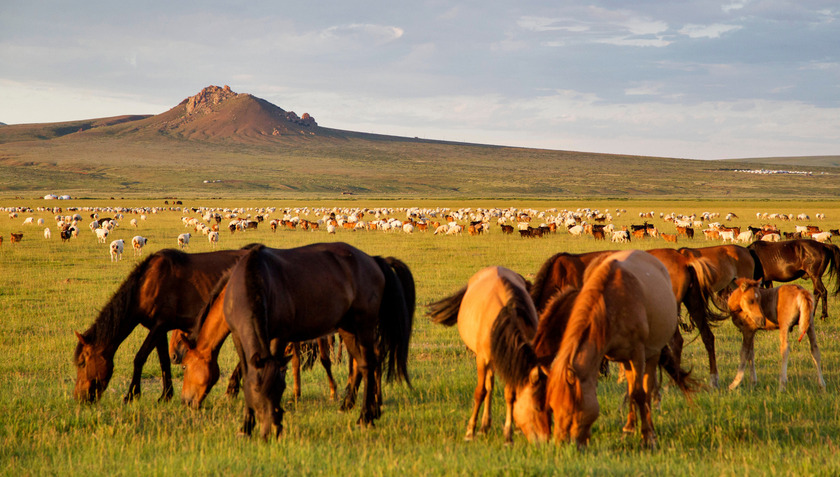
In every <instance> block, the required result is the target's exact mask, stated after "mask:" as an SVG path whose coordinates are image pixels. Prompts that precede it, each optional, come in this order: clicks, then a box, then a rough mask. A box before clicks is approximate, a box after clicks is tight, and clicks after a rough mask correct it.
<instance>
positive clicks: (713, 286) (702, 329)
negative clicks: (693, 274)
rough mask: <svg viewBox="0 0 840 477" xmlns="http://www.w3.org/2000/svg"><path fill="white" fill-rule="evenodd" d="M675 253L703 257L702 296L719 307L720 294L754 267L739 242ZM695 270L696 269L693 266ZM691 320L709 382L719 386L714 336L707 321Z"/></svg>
mask: <svg viewBox="0 0 840 477" xmlns="http://www.w3.org/2000/svg"><path fill="white" fill-rule="evenodd" d="M678 252H679V253H680V254H682V255H683V256H685V257H686V258H688V259H691V260H695V261H696V260H698V259H703V260H704V261H705V262H706V263H707V264H709V265H710V267H709V271H710V272H711V275H710V276H709V277H708V278H707V280H706V282H705V285H704V286H703V293H704V296H706V297H709V298H711V299H712V300H713V301H715V305H716V306H717V307H718V308H721V309H725V308H726V304H725V302H722V303H719V302H720V301H721V299H720V298H719V296H718V295H719V293H721V292H726V291H728V290H730V289H731V288H732V287H733V286H734V283H735V280H736V279H737V278H751V277H752V276H753V273H754V270H755V261H754V260H753V257H752V255H751V254H750V252H749V251H748V250H747V249H746V248H744V247H741V246H740V245H717V246H712V247H699V248H680V249H678ZM695 270H696V269H695ZM689 311H690V310H689ZM689 314H690V316H691V317H692V322H693V323H694V324H695V325H696V326H697V331H698V332H699V333H700V337H701V338H702V340H703V345H704V346H705V347H706V354H707V355H708V356H709V382H710V384H711V385H712V386H713V387H718V385H719V384H718V383H719V377H718V376H719V375H718V369H717V358H716V356H715V336H714V334H713V333H712V329H711V327H710V326H709V323H708V322H707V321H705V320H702V319H696V318H699V315H693V314H691V313H689ZM706 316H707V317H708V318H709V319H710V320H711V321H720V320H721V319H723V318H722V317H720V316H717V315H714V314H711V313H707V315H706Z"/></svg>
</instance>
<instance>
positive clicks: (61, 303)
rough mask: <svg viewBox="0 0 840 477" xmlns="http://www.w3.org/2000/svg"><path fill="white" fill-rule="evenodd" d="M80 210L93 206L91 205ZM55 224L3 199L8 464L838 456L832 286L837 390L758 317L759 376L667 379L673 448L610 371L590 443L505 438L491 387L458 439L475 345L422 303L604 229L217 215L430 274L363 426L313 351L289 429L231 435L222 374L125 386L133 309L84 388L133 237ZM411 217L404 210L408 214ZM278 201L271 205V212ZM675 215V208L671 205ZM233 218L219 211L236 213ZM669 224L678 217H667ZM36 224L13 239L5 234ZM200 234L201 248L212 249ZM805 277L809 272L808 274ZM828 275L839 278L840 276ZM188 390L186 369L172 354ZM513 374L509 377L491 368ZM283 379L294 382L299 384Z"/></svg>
mask: <svg viewBox="0 0 840 477" xmlns="http://www.w3.org/2000/svg"><path fill="white" fill-rule="evenodd" d="M27 203H28V204H29V205H32V206H39V205H44V204H47V205H62V206H70V205H100V206H104V205H108V206H117V205H121V206H130V205H162V200H155V201H140V200H129V201H113V202H111V201H102V200H99V201H71V202H68V203H64V202H61V203H58V202H45V201H14V200H5V201H3V202H0V206H12V205H25V204H27ZM187 205H190V206H204V205H208V206H236V207H239V206H243V207H249V206H250V207H253V206H277V207H289V206H298V205H310V206H316V205H330V206H333V205H335V206H340V207H345V206H361V207H381V206H394V207H400V206H414V205H417V206H447V207H460V206H471V207H474V208H475V207H487V206H516V207H519V208H524V207H534V208H537V209H540V210H544V209H547V208H550V207H557V208H577V207H585V206H589V207H592V208H599V207H600V208H602V209H603V208H605V207H609V208H610V209H611V210H613V211H614V210H615V209H616V208H624V209H627V213H625V214H622V216H621V217H620V218H617V219H616V223H617V224H618V225H622V224H630V223H641V219H639V218H638V213H639V212H640V211H651V210H652V211H655V212H656V213H657V215H658V213H659V212H665V213H669V212H672V211H676V212H684V213H688V212H696V213H700V212H703V211H712V212H721V213H724V214H725V213H726V212H735V213H736V214H738V215H739V216H740V217H741V218H740V219H737V220H735V221H733V223H734V224H736V225H742V226H744V225H748V224H752V225H758V224H759V223H761V222H760V221H758V220H756V219H755V212H756V211H766V212H785V213H800V212H805V213H808V214H810V215H811V216H812V217H814V215H815V213H816V212H823V213H825V214H827V216H828V220H826V221H824V222H817V221H811V223H814V224H818V225H820V226H822V227H823V228H824V229H828V228H838V226H840V202H816V201H799V202H795V201H789V202H766V201H763V202H745V201H729V202H723V201H718V202H713V201H708V202H697V201H693V202H692V201H667V202H666V201H610V200H603V199H598V200H594V201H536V200H510V201H506V200H498V201H457V200H451V201H435V200H427V201H420V200H417V201H412V200H406V201H370V202H368V201H356V202H352V201H343V202H337V201H333V202H329V201H320V202H318V201H311V202H307V201H297V202H291V201H290V202H280V201H271V200H264V201H254V200H228V201H210V200H190V201H188V203H187ZM82 214H83V215H84V216H85V217H86V213H85V212H82ZM33 215H34V216H35V217H44V218H46V219H48V220H47V223H48V225H50V226H51V227H52V228H53V239H52V240H51V241H46V240H44V239H43V235H42V229H41V228H40V227H36V226H23V225H21V224H22V222H23V219H24V218H25V217H27V216H29V214H22V215H21V216H20V217H18V218H15V219H10V218H8V215H7V214H3V215H2V216H0V235H2V236H3V237H4V239H5V240H4V243H3V246H2V248H0V316H2V327H0V390H2V391H0V462H3V466H2V467H3V468H2V470H0V473H3V474H5V475H18V474H23V475H31V474H35V475H40V474H55V473H59V472H61V473H67V472H69V473H72V474H88V473H90V474H94V475H96V474H105V473H109V474H118V475H122V474H126V475H137V474H144V475H148V474H151V475H184V474H187V475H201V474H232V475H250V474H254V473H259V474H283V475H285V474H318V475H339V474H340V475H365V476H368V475H395V474H407V475H414V474H431V475H452V474H455V475H476V474H487V475H511V474H514V475H547V474H650V473H653V472H656V473H659V474H662V475H670V474H689V475H736V474H737V475H744V474H750V475H752V474H759V475H762V474H763V475H780V474H781V475H790V474H794V473H796V474H803V475H813V474H816V475H832V474H834V475H836V474H837V473H838V472H840V461H838V460H837V459H836V455H837V451H838V445H840V400H838V399H837V398H836V396H837V393H838V390H840V373H838V364H840V345H838V342H840V341H838V339H837V337H838V332H840V325H838V322H837V320H838V317H840V306H838V303H839V302H838V299H837V298H835V297H831V298H830V299H829V313H830V315H831V318H830V319H829V320H827V321H819V322H818V323H817V334H818V338H819V344H820V349H821V352H822V357H823V372H824V374H825V379H826V382H827V385H828V390H827V391H826V392H821V391H820V390H819V388H818V386H817V383H816V379H815V373H814V369H813V364H812V363H811V361H810V357H809V354H808V347H807V344H806V343H796V342H794V343H793V345H792V350H791V356H790V365H789V381H788V388H787V391H785V392H779V391H778V382H777V379H778V370H779V353H778V335H777V334H776V333H771V332H763V333H760V334H759V335H758V337H757V339H756V341H757V346H756V361H757V370H758V375H759V384H758V386H757V387H754V388H753V387H751V386H749V384H748V383H744V384H742V387H741V388H739V389H738V390H736V391H734V392H730V391H728V390H725V389H722V390H719V391H718V390H705V391H702V392H700V393H698V394H697V395H696V396H695V397H694V400H693V402H691V403H689V402H687V401H686V400H685V399H683V398H682V396H681V395H680V394H679V393H678V392H677V391H676V390H675V389H673V388H666V390H665V392H664V397H663V400H662V404H661V409H660V410H658V411H656V412H655V414H654V420H655V421H654V422H655V425H656V428H657V432H658V438H659V448H658V449H657V450H655V451H649V450H645V449H643V448H642V447H641V445H640V439H639V437H638V436H635V437H631V438H626V439H625V438H623V437H622V435H621V434H622V433H621V426H622V424H623V419H624V415H625V414H624V412H625V411H624V406H623V404H622V395H623V390H624V389H623V385H619V384H618V383H616V382H615V380H614V379H613V378H611V379H607V380H602V381H601V382H600V383H599V386H598V395H599V401H600V405H601V415H600V417H599V419H598V420H597V421H596V423H595V425H594V434H593V438H592V445H591V446H590V448H589V449H588V450H587V451H586V452H583V453H581V452H578V451H577V450H575V449H574V448H573V447H572V446H570V445H555V444H549V445H541V446H534V445H530V444H528V443H527V442H525V441H524V438H523V437H522V436H521V435H518V434H517V435H516V436H515V437H514V444H513V445H510V446H506V445H505V444H504V442H503V438H502V435H501V423H502V421H503V417H504V414H503V407H504V406H503V403H502V402H501V401H502V399H501V392H500V391H499V390H498V389H497V391H496V394H495V401H494V406H493V416H494V426H493V428H492V430H491V432H490V433H489V435H487V436H479V437H478V438H477V439H476V440H475V441H474V442H464V441H463V435H464V431H465V425H466V419H467V417H468V413H469V410H470V406H471V401H472V392H473V389H474V386H475V364H474V360H473V358H472V356H471V353H470V352H469V351H468V350H467V349H466V348H465V347H464V346H463V344H462V343H461V341H460V338H459V336H458V333H457V330H455V329H451V328H445V327H441V326H437V325H432V324H430V323H429V322H428V320H427V318H426V317H425V316H424V314H423V313H424V312H425V309H424V305H426V304H427V303H429V302H431V301H433V300H436V299H439V298H442V297H443V296H446V295H448V294H450V293H453V292H454V291H456V290H457V289H459V288H460V287H461V286H463V285H464V284H465V283H466V281H467V279H469V277H470V276H471V275H472V274H473V273H475V272H476V271H477V270H478V269H480V268H482V267H484V266H489V265H503V266H506V267H509V268H512V269H514V270H516V271H518V272H520V273H522V274H524V275H526V276H531V275H533V274H534V273H535V272H536V271H537V269H538V268H539V266H540V265H541V264H542V262H543V261H544V260H545V259H546V258H548V257H549V256H550V255H552V254H553V253H556V252H558V251H572V252H583V251H588V250H597V249H602V248H611V249H619V248H628V246H624V245H622V246H618V245H613V244H610V243H596V242H595V241H593V240H592V239H591V238H587V237H584V238H573V237H570V236H568V235H567V234H563V233H561V234H557V235H554V236H551V237H548V238H544V239H534V240H526V239H521V238H519V237H517V236H503V235H501V234H500V233H499V229H498V228H494V230H493V231H492V232H491V234H490V235H486V236H481V237H469V236H467V235H464V236H461V237H440V236H432V234H431V233H426V234H421V233H416V234H414V235H410V236H409V235H405V234H402V233H382V232H347V231H343V230H342V231H339V232H338V233H337V234H336V235H335V236H330V235H328V234H326V233H325V232H324V231H319V232H304V231H278V232H277V233H274V234H272V233H271V232H270V231H269V230H268V228H267V227H266V224H263V225H262V226H261V228H260V230H258V231H256V232H249V233H237V234H234V235H230V234H229V232H227V231H223V232H222V237H221V246H222V247H225V248H238V247H240V246H242V245H245V244H247V243H251V242H255V241H258V242H263V243H266V244H267V245H269V246H273V247H293V246H298V245H303V244H306V243H312V242H319V241H333V240H340V241H345V242H348V243H351V244H353V245H355V246H357V247H359V248H361V249H362V250H364V251H366V252H368V253H370V254H376V255H393V256H396V257H398V258H400V259H402V260H403V261H405V262H406V263H407V264H408V265H409V267H410V268H411V270H412V272H413V274H414V277H415V280H416V282H417V299H418V313H417V315H416V317H415V326H414V333H413V336H412V343H411V354H410V361H409V372H410V374H411V378H412V382H413V385H414V387H413V389H409V388H407V387H405V386H399V385H390V386H385V388H384V400H385V407H384V409H383V415H382V418H381V419H380V420H379V421H377V423H376V427H375V428H374V429H367V430H365V429H360V428H358V427H356V425H355V422H356V419H357V417H358V408H357V409H354V410H353V411H351V412H349V413H345V414H342V413H339V412H338V411H337V408H338V405H337V403H334V402H330V401H329V399H328V388H327V386H326V379H325V375H324V372H323V371H322V370H321V369H320V367H318V366H316V367H315V368H314V370H313V371H310V372H307V373H305V374H304V376H303V395H302V398H301V400H300V401H299V402H298V403H297V404H294V403H288V402H287V404H286V405H285V408H286V410H287V413H286V416H285V419H284V424H285V433H284V435H283V437H282V439H281V440H280V441H278V442H269V443H262V442H260V441H259V440H258V439H254V440H247V439H242V438H238V437H236V435H235V433H236V430H237V429H238V427H239V424H240V419H241V413H242V406H243V403H242V398H241V397H240V398H238V399H236V400H232V401H231V400H229V399H227V398H225V397H224V396H223V392H224V384H223V382H222V383H220V384H219V385H217V386H216V388H214V389H213V391H212V392H211V394H210V396H209V397H208V399H207V401H206V402H205V406H204V408H203V409H202V410H200V411H192V410H189V409H186V408H184V406H182V405H181V404H180V402H179V400H178V399H177V397H176V399H175V400H173V401H172V402H169V403H158V402H157V400H156V399H157V397H158V396H159V395H160V393H161V385H160V381H159V376H160V368H159V365H158V362H157V358H156V356H155V355H154V354H153V355H152V356H151V357H150V359H149V361H148V362H147V364H146V366H145V368H144V371H143V383H142V386H143V395H142V396H141V398H140V399H139V400H138V401H136V402H135V403H133V404H131V405H124V404H123V403H122V395H123V394H124V393H125V391H126V389H127V387H128V383H129V380H130V373H131V366H132V359H133V356H134V353H135V352H136V350H137V349H138V348H139V346H140V343H141V342H142V340H143V339H144V338H145V336H146V330H145V329H143V328H142V327H140V328H138V329H137V330H136V331H135V333H133V334H132V335H131V336H130V337H129V339H128V340H126V342H125V343H123V345H122V346H121V348H120V351H119V352H118V353H117V356H116V368H115V371H114V378H113V379H112V381H111V384H110V386H109V388H108V390H107V391H106V393H105V395H104V397H103V399H102V401H101V402H100V403H98V404H96V405H92V406H90V405H79V404H77V403H76V402H75V401H74V400H73V398H72V391H73V384H74V381H75V369H74V367H73V365H72V363H71V355H72V351H73V348H74V346H75V342H76V339H75V337H74V335H73V333H72V331H73V330H80V331H81V330H84V329H85V328H86V327H87V326H89V325H90V323H92V322H93V320H94V319H95V317H96V315H97V312H98V310H99V308H100V307H101V306H103V305H104V304H105V303H106V301H107V300H108V298H109V297H110V295H111V294H112V293H113V291H114V290H115V289H116V288H117V286H118V285H119V284H120V283H121V281H122V280H123V279H124V278H125V277H126V275H127V274H128V273H129V271H130V270H131V269H132V268H133V266H134V265H135V264H136V263H137V261H138V260H137V259H135V258H133V257H132V255H131V252H130V251H128V252H127V253H126V254H125V256H124V259H123V261H122V262H120V263H116V264H114V263H111V262H110V261H109V258H108V251H107V246H106V245H102V244H97V243H96V240H95V237H94V236H93V234H92V233H91V232H90V231H89V230H88V229H87V228H86V226H85V225H84V223H86V222H87V221H89V220H86V221H84V223H83V225H82V231H81V235H80V237H79V238H77V239H74V240H71V241H70V242H69V243H66V244H63V243H61V241H60V240H59V239H58V237H57V235H58V234H57V233H56V231H55V226H54V223H53V222H52V219H51V217H52V216H53V214H51V213H48V212H43V213H42V212H38V213H35V214H33ZM395 215H396V216H397V217H402V216H401V215H397V214H395ZM275 216H276V214H275ZM180 217H181V214H180V213H178V212H166V213H162V214H156V215H150V217H149V220H147V221H145V222H141V223H140V228H139V230H137V231H135V230H133V229H132V228H131V227H130V226H129V225H128V219H129V218H130V217H126V219H124V220H123V221H122V224H121V226H120V227H119V228H118V229H117V230H116V232H115V233H114V234H113V235H112V237H109V240H110V239H114V238H123V239H126V240H129V239H130V238H131V237H132V236H133V235H135V234H141V235H144V236H146V237H148V238H149V239H150V245H149V246H148V247H147V249H146V250H145V251H144V255H147V254H148V253H151V252H152V251H154V250H157V249H160V248H163V247H172V246H175V238H176V237H177V235H178V234H179V233H182V232H183V231H185V229H184V228H183V226H182V225H181V221H180ZM653 222H654V223H656V224H657V226H659V227H660V229H661V230H663V231H666V232H672V231H673V226H672V225H670V224H665V223H663V222H662V221H660V220H659V219H658V218H657V219H655V220H654V221H653ZM224 224H226V222H223V225H224ZM778 225H779V226H780V227H781V228H782V229H783V230H785V231H788V230H792V229H793V224H792V223H779V224H778ZM669 227H670V228H669ZM18 230H22V231H24V233H25V234H26V235H25V237H24V241H23V242H22V243H20V244H16V245H15V246H12V245H11V244H10V243H9V233H10V232H15V231H18ZM709 244H710V243H708V242H706V241H704V240H703V239H702V238H698V239H695V240H693V241H681V242H680V243H679V244H678V245H680V246H693V247H700V246H706V245H709ZM664 246H666V245H665V244H664V242H662V241H653V240H645V241H634V242H633V243H631V244H630V246H629V247H632V248H642V249H646V248H653V247H664ZM209 249H210V247H209V244H208V243H207V242H206V240H203V237H200V236H196V237H194V238H193V242H192V244H191V251H192V252H200V251H207V250H209ZM800 283H803V285H805V286H806V287H808V288H810V283H807V284H806V283H805V282H800ZM830 286H831V287H833V284H832V285H830ZM715 335H716V337H717V349H718V362H719V367H720V373H721V384H722V385H723V387H724V388H725V386H726V385H728V383H729V382H730V381H731V380H732V378H733V377H734V375H735V370H736V368H737V364H738V363H737V360H738V354H737V353H738V349H739V347H740V335H739V334H738V333H737V331H736V330H735V328H734V327H733V326H732V325H731V324H730V323H724V324H722V325H721V326H719V327H718V328H717V329H716V330H715ZM686 342H687V344H686V349H685V353H686V357H685V360H686V362H687V363H688V365H689V366H691V367H692V368H693V372H694V373H695V375H696V377H698V378H700V379H702V380H704V381H705V380H706V379H707V378H708V367H707V359H706V355H705V350H704V349H703V346H702V344H701V343H700V341H699V339H695V336H694V335H693V334H692V335H689V336H687V337H686ZM234 354H235V353H234V352H233V350H232V346H231V345H230V344H226V345H225V347H224V348H223V351H222V355H221V357H220V360H221V363H220V364H221V367H222V372H223V377H222V381H224V380H225V379H226V378H227V375H228V373H229V372H230V370H231V369H232V367H233V365H234V361H235V356H234ZM334 371H335V373H336V379H337V380H338V381H339V383H343V380H344V379H346V377H347V371H346V360H345V361H344V362H342V363H341V364H336V365H335V368H334ZM174 374H175V387H176V396H177V394H178V393H179V391H180V386H181V370H180V369H175V371H174ZM498 386H500V383H497V387H498ZM287 395H288V394H287Z"/></svg>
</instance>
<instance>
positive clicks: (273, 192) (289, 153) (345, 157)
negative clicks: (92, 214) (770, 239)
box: [0, 86, 840, 198]
mask: <svg viewBox="0 0 840 477" xmlns="http://www.w3.org/2000/svg"><path fill="white" fill-rule="evenodd" d="M835 159H836V158H835ZM807 162H808V159H802V160H798V159H797V163H801V164H800V165H799V166H797V167H798V168H805V169H807V170H808V171H810V172H812V175H807V176H806V175H798V176H785V177H782V176H770V175H768V176H758V175H753V174H745V173H741V172H736V171H735V170H736V169H741V168H745V169H754V168H762V167H767V168H777V166H776V165H774V164H776V163H774V162H772V161H767V162H763V161H762V160H744V161H695V160H684V159H667V158H653V157H637V156H622V155H609V154H594V153H585V152H572V151H553V150H538V149H525V148H509V147H497V146H485V145H475V144H460V143H447V142H442V141H428V140H419V139H410V138H401V137H393V136H385V135H372V134H364V133H356V132H352V131H341V130H336V129H330V128H324V127H321V126H319V125H318V123H317V122H316V120H315V118H313V117H311V116H310V115H308V114H305V113H304V114H302V115H300V116H298V115H297V114H296V113H294V112H291V111H285V110H284V109H282V108H280V107H279V106H275V105H273V104H271V103H269V102H267V101H265V100H262V99H260V98H257V97H254V96H252V95H249V94H237V93H235V92H233V91H231V90H230V88H227V87H224V88H220V87H216V86H211V87H208V88H205V89H204V90H202V91H201V92H199V93H198V94H197V95H195V96H191V97H188V98H186V99H185V100H183V101H182V102H181V103H179V104H178V105H176V106H175V107H173V108H172V109H170V110H168V111H166V112H163V113H161V114H158V115H154V116H119V117H114V118H103V119H95V120H87V121H72V122H65V123H53V124H38V125H9V126H4V127H2V128H0V196H27V197H39V196H42V195H43V194H44V193H46V192H60V193H69V194H71V195H84V196H96V197H107V196H133V197H162V196H172V195H179V196H184V197H190V196H196V197H231V196H236V197H276V198H281V197H298V196H300V197H338V196H342V195H346V194H356V195H365V196H369V197H614V198H623V197H628V198H629V197H671V198H673V197H685V198H695V197H708V198H741V197H744V198H746V197H752V198H754V197H773V198H787V197H799V198H837V197H839V196H840V176H838V173H840V169H838V168H836V167H835V164H833V163H831V162H830V161H825V162H819V161H818V162H814V163H813V164H807ZM205 181H206V182H205Z"/></svg>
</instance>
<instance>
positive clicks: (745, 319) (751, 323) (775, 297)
mask: <svg viewBox="0 0 840 477" xmlns="http://www.w3.org/2000/svg"><path fill="white" fill-rule="evenodd" d="M735 283H736V284H737V285H738V288H736V289H735V291H734V292H732V294H731V295H730V296H729V301H728V304H729V309H730V311H731V312H732V322H733V323H734V324H735V326H737V327H738V329H739V330H741V334H742V335H743V337H744V339H743V342H742V343H741V363H740V365H739V366H738V374H737V375H735V380H734V381H732V384H730V385H729V389H735V388H737V387H738V385H739V384H741V380H743V379H744V369H745V368H746V365H747V361H749V362H750V372H751V374H752V376H751V377H752V383H753V384H756V383H757V382H758V378H757V377H756V374H755V347H754V346H755V341H754V339H755V332H756V331H758V330H775V329H778V330H779V339H780V340H781V353H782V370H781V374H780V375H779V389H781V390H784V388H785V384H786V383H787V361H788V354H789V352H790V343H789V342H788V333H789V332H790V331H791V330H792V329H793V327H794V326H796V324H797V323H799V341H802V337H803V336H805V334H806V333H807V334H808V339H809V340H810V342H811V358H813V360H814V364H815V365H816V366H817V379H818V381H819V384H820V387H821V388H823V389H825V380H824V379H823V375H822V371H821V369H820V349H819V348H818V347H817V335H816V332H815V331H814V311H815V308H816V306H815V302H814V295H812V294H811V292H809V291H808V290H806V289H804V288H802V287H801V286H799V285H782V286H780V287H776V288H769V289H768V288H761V287H760V284H761V282H759V281H758V280H750V279H748V278H739V279H738V280H737V281H736V282H735Z"/></svg>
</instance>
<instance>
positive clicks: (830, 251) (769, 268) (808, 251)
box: [747, 239, 840, 319]
mask: <svg viewBox="0 0 840 477" xmlns="http://www.w3.org/2000/svg"><path fill="white" fill-rule="evenodd" d="M747 248H748V249H749V251H750V252H751V253H752V254H753V256H754V257H755V276H754V277H750V278H756V279H761V280H763V281H764V283H765V284H768V285H770V286H772V283H773V282H774V281H775V282H790V281H793V280H796V279H797V278H804V277H808V278H810V279H811V283H813V284H814V295H815V296H816V298H817V305H819V303H820V300H822V319H826V318H828V302H827V297H828V291H827V290H826V289H825V285H824V284H823V281H822V276H823V275H824V274H825V271H826V269H828V276H829V278H832V277H835V278H837V280H836V282H837V283H836V287H835V289H834V295H835V296H837V294H840V248H838V247H837V246H836V245H833V244H830V243H820V242H817V241H814V240H806V239H799V240H786V241H784V242H763V241H758V242H753V243H751V244H750V245H749V246H748V247H747Z"/></svg>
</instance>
